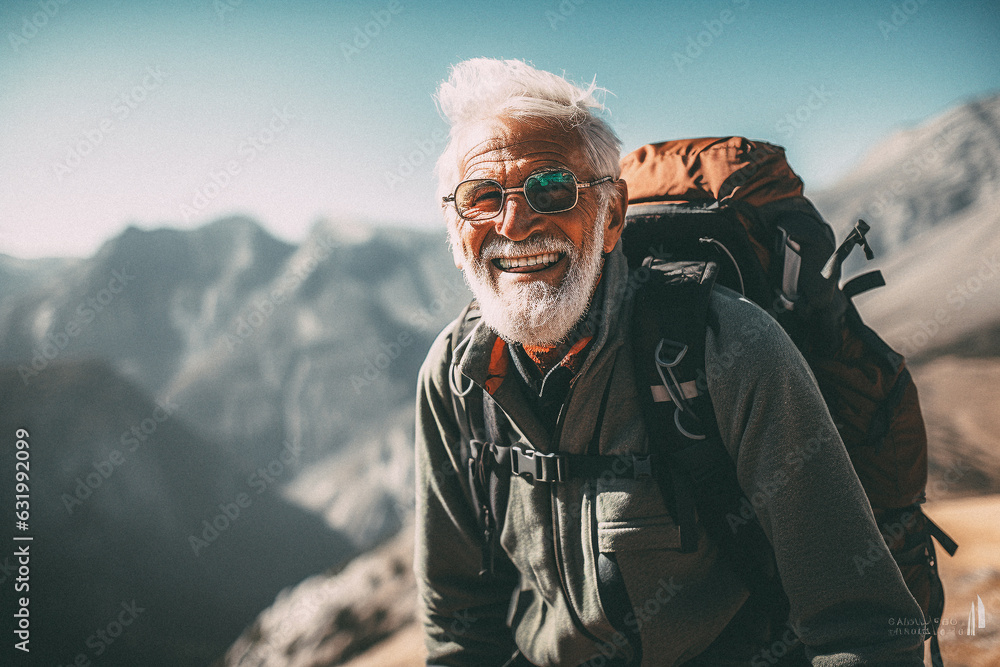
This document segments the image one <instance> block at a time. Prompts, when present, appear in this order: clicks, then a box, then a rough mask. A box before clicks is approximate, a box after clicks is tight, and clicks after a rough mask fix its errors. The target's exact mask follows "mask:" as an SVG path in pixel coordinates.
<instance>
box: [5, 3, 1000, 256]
mask: <svg viewBox="0 0 1000 667" xmlns="http://www.w3.org/2000/svg"><path fill="white" fill-rule="evenodd" d="M0 5H2V6H0V32H2V35H3V42H2V43H0V123H2V127H3V128H4V132H3V133H2V134H0V155H3V160H2V162H0V184H2V186H0V252H2V253H6V254H10V255H14V256H17V257H26V258H27V257H42V256H86V255H89V254H91V253H93V252H94V251H95V250H96V249H97V247H98V246H99V245H100V243H102V242H103V241H104V240H106V239H107V238H109V237H110V236H113V235H115V234H117V233H119V232H120V231H121V230H122V229H123V228H124V227H125V226H126V225H128V224H136V225H138V226H140V227H144V228H153V227H159V226H164V225H167V226H175V227H180V228H193V227H197V226H199V225H201V224H204V223H205V222H208V221H210V220H213V219H215V218H217V217H220V216H223V215H227V214H232V213H242V214H249V215H252V216H254V217H256V218H257V219H259V220H260V221H261V223H262V224H263V225H264V226H265V227H266V228H268V229H269V230H270V231H271V232H272V233H274V234H275V235H277V236H279V237H281V238H283V239H286V240H289V241H293V242H297V241H300V240H301V239H302V238H304V236H305V234H306V233H307V231H308V229H309V228H310V227H311V226H312V224H313V223H314V222H315V221H316V220H317V219H318V218H320V217H326V218H330V219H334V220H345V221H352V220H364V221H368V222H374V223H393V224H408V225H415V226H421V227H426V228H431V227H434V226H436V225H440V224H441V223H440V218H439V212H438V207H437V205H436V204H435V202H434V198H433V191H434V183H433V177H432V174H431V166H432V164H433V161H434V159H436V157H437V155H438V153H439V152H440V151H441V149H442V148H443V142H442V137H443V136H444V133H445V131H446V126H445V123H444V121H443V120H442V119H441V118H440V116H439V115H438V113H437V110H436V109H435V106H434V103H433V100H432V93H433V91H434V89H435V87H436V85H437V83H438V82H439V81H440V80H441V79H442V78H444V77H446V76H447V71H448V67H449V65H451V64H453V63H455V62H458V61H460V60H463V59H465V58H470V57H475V56H490V57H500V58H519V59H525V60H528V61H530V62H532V63H534V64H535V65H536V66H538V67H541V68H543V69H548V70H551V71H556V72H563V71H565V72H566V74H567V75H568V76H569V77H570V78H572V79H574V80H577V81H590V80H591V79H592V78H594V77H595V76H596V78H597V83H598V84H599V85H601V86H604V87H605V88H607V89H608V90H609V91H611V93H612V95H608V96H607V99H606V103H607V106H608V108H609V114H610V115H609V119H610V121H611V123H612V125H613V126H614V127H615V129H616V130H617V131H618V133H619V135H620V136H621V138H622V140H623V142H624V148H625V150H631V149H633V148H636V147H638V146H640V145H642V144H644V143H648V142H651V141H661V140H665V139H671V138H680V137H685V136H706V135H723V134H726V135H728V134H742V135H747V136H751V137H753V138H757V139H763V140H767V141H772V142H775V143H779V144H781V145H783V146H785V147H786V148H787V149H788V154H789V159H790V161H791V163H792V166H793V167H794V168H795V169H796V171H797V172H798V173H799V174H800V175H801V176H802V177H803V178H804V180H805V181H806V186H807V193H808V191H809V189H810V188H812V189H815V188H817V187H822V186H824V185H828V184H830V183H832V182H834V181H835V180H836V178H837V177H838V176H840V175H842V174H844V173H845V172H846V171H847V170H848V169H850V167H851V166H852V165H853V164H855V163H856V162H857V161H858V160H859V159H860V158H861V157H862V156H863V155H864V154H865V152H866V151H868V150H870V149H871V148H872V147H873V146H874V145H875V144H876V143H877V142H878V141H879V140H880V139H881V138H883V137H885V136H886V135H887V134H889V133H890V132H892V131H894V130H897V129H900V128H903V127H907V126H911V125H914V124H916V123H919V122H921V121H923V120H925V119H927V118H928V117H930V116H933V115H935V114H937V113H939V112H941V111H943V110H944V109H946V108H948V107H950V106H953V105H955V104H958V103H961V102H963V101H966V100H968V99H972V98H975V97H979V96H983V95H986V94H990V93H994V92H997V91H1000V48H998V43H1000V10H998V8H997V5H996V2H995V1H994V2H987V1H978V2H972V1H969V2H946V1H944V0H923V1H921V0H907V1H906V2H890V1H886V2H879V1H875V2H852V1H851V0H843V1H838V2H836V3H833V2H827V3H801V2H799V3H796V2H764V0H719V1H709V2H704V1H703V2H649V3H642V2H630V3H624V2H623V3H598V2H593V1H592V0H561V1H560V0H542V1H540V2H473V1H469V2H461V3H447V2H438V3H418V2H416V1H415V0H374V1H371V2H367V1H363V2H350V3H348V2H304V1H295V0H291V1H285V2H276V1H275V2H267V1H265V0H189V1H186V2H168V3H154V2H143V1H142V0H134V1H131V2H126V1H121V2H111V1H104V2H101V1H99V0H94V1H92V2H84V1H83V0H66V1H65V2H61V1H60V0H41V1H39V0H33V1H30V2H25V1H19V0H6V1H5V2H3V3H0Z"/></svg>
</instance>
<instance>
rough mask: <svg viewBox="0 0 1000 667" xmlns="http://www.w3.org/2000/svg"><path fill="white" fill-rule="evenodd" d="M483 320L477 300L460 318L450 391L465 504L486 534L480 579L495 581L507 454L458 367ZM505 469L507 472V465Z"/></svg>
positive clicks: (492, 419) (492, 418) (491, 416)
mask: <svg viewBox="0 0 1000 667" xmlns="http://www.w3.org/2000/svg"><path fill="white" fill-rule="evenodd" d="M479 320H480V312H479V304H478V303H476V301H475V300H474V299H473V300H472V302H471V303H469V305H468V306H466V307H465V310H464V311H462V315H461V316H460V318H459V323H458V326H457V327H456V329H455V332H454V334H453V336H452V360H451V368H450V369H449V372H448V382H449V388H450V390H451V399H452V405H453V406H454V409H455V419H456V421H457V422H458V428H459V431H460V433H461V442H460V443H459V459H460V460H461V461H463V462H465V466H466V469H465V471H464V472H465V484H464V485H463V486H464V487H465V489H466V492H467V499H468V501H469V503H470V504H471V506H472V507H473V508H474V510H475V513H476V518H477V520H478V523H479V529H480V530H481V531H482V545H481V546H482V563H481V566H480V571H479V575H480V576H481V577H486V576H491V575H492V574H493V571H494V565H495V559H496V552H497V542H498V538H499V533H500V530H501V529H502V528H503V516H504V514H505V513H506V507H507V496H508V493H509V490H508V484H509V481H508V479H507V478H509V476H510V464H509V462H506V460H507V459H509V457H510V453H509V448H503V449H501V448H499V447H498V446H497V443H499V442H500V435H499V432H498V427H497V423H496V413H495V412H494V411H493V410H492V409H488V407H489V406H487V405H486V402H487V401H492V399H490V398H489V397H488V396H485V395H484V392H483V390H482V388H480V387H479V386H478V385H476V384H475V383H474V382H472V381H471V380H469V379H468V378H463V376H462V374H461V372H460V371H459V369H458V362H459V360H460V359H461V356H462V354H463V352H464V350H465V346H466V345H468V342H469V339H470V336H471V335H472V331H473V329H475V328H476V325H477V324H478V323H479ZM504 463H506V466H505V465H504Z"/></svg>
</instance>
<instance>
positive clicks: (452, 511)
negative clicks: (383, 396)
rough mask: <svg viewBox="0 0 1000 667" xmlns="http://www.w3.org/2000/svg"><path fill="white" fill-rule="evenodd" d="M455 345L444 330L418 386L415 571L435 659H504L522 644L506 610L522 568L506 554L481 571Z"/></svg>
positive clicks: (453, 662)
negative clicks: (452, 367)
mask: <svg viewBox="0 0 1000 667" xmlns="http://www.w3.org/2000/svg"><path fill="white" fill-rule="evenodd" d="M449 350H450V344H449V337H448V336H447V335H446V334H442V336H440V337H439V338H438V340H437V341H436V342H435V343H434V346H433V347H432V348H431V352H430V353H429V355H428V357H427V360H426V361H425V362H424V365H423V366H422V367H421V370H420V375H419V380H418V386H417V420H416V466H417V470H416V487H417V497H416V540H415V543H416V546H415V553H414V572H415V574H416V580H417V588H418V592H419V598H418V607H419V608H420V610H421V612H422V620H423V624H424V631H425V642H426V645H427V652H428V656H427V664H428V665H441V666H444V665H448V666H456V667H457V666H469V667H481V666H483V665H501V664H503V663H504V662H505V661H506V660H507V659H509V658H510V656H511V654H512V653H513V652H514V651H515V648H516V647H515V646H514V641H513V638H512V634H511V631H510V629H509V628H508V627H507V624H506V616H507V608H508V606H509V603H510V598H511V595H512V593H513V590H514V587H515V585H516V584H517V575H516V571H514V568H513V566H512V565H511V564H510V562H509V561H508V560H507V559H505V558H498V559H497V568H496V573H495V575H494V576H493V577H480V576H479V569H480V565H481V557H482V549H481V542H482V538H481V536H480V534H479V533H480V531H479V528H478V523H477V519H476V514H475V511H474V509H473V508H472V507H471V506H470V503H469V501H468V496H467V495H466V492H465V490H464V487H463V484H464V481H463V475H464V471H465V463H464V462H463V461H461V460H460V458H459V451H460V449H459V439H460V437H461V435H460V429H459V428H458V426H457V424H456V419H455V414H454V407H453V405H452V399H451V394H450V389H449V385H448V379H447V371H448V369H449V364H450V354H449Z"/></svg>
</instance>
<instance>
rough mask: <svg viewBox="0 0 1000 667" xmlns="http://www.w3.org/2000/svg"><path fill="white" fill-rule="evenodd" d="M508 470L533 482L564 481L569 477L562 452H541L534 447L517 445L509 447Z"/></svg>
mask: <svg viewBox="0 0 1000 667" xmlns="http://www.w3.org/2000/svg"><path fill="white" fill-rule="evenodd" d="M510 451H511V454H513V456H511V458H510V471H511V472H512V473H513V474H515V475H517V476H518V477H523V478H525V479H529V480H532V481H535V482H565V481H566V480H567V479H569V471H568V470H567V468H568V467H569V466H568V465H567V461H566V457H565V456H563V455H562V454H543V453H541V452H539V451H538V450H536V449H524V448H522V447H518V446H517V445H515V446H513V447H511V448H510Z"/></svg>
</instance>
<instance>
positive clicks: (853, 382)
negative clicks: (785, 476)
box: [452, 137, 958, 665]
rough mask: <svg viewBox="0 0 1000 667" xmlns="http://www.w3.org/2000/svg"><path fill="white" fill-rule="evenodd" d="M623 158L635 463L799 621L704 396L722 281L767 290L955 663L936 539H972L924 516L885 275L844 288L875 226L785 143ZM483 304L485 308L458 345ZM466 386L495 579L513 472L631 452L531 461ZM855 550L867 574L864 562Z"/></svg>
mask: <svg viewBox="0 0 1000 667" xmlns="http://www.w3.org/2000/svg"><path fill="white" fill-rule="evenodd" d="M621 164H622V178H623V179H625V181H626V182H627V183H628V186H629V208H628V212H627V214H626V226H625V229H624V231H623V234H622V247H623V250H624V252H625V255H626V258H627V259H628V263H629V267H630V271H632V272H633V275H634V276H635V275H640V276H642V280H638V281H636V280H633V281H630V282H632V283H637V284H638V283H641V288H640V289H639V290H638V292H637V294H636V298H635V308H634V312H633V326H632V331H633V334H632V335H633V348H634V351H635V360H634V361H635V369H636V375H637V378H638V379H637V382H638V383H639V385H640V386H639V387H638V389H639V396H640V397H642V403H643V414H644V415H645V419H646V421H647V424H648V425H649V426H650V428H648V429H647V431H648V432H649V434H650V457H647V458H648V459H649V460H646V461H641V460H638V459H639V458H641V457H634V458H635V459H636V460H635V461H634V462H633V469H632V470H631V471H630V472H631V473H634V474H636V475H637V476H638V475H640V474H650V475H652V476H653V477H655V478H656V480H657V482H658V483H659V486H660V488H661V492H662V495H663V497H664V501H665V502H666V503H667V506H668V508H669V510H670V512H671V514H672V515H673V516H674V519H675V521H676V523H677V525H678V526H679V528H680V533H681V544H682V546H681V549H682V550H684V551H693V550H694V549H696V547H697V544H696V542H695V540H696V531H695V520H696V515H697V517H700V518H701V521H702V525H703V526H704V528H705V530H706V532H707V533H708V534H709V535H710V536H712V538H713V539H714V540H716V541H717V542H718V543H719V544H720V551H721V552H722V553H724V554H726V555H727V557H729V558H730V559H731V561H732V564H733V566H734V569H735V570H736V571H737V572H739V573H740V574H741V575H742V576H743V577H744V579H745V580H746V582H747V585H748V587H749V588H750V589H751V590H752V591H755V592H758V594H759V595H762V596H767V597H770V598H772V599H773V603H774V605H773V606H774V609H775V610H776V615H777V616H779V617H780V616H781V615H782V614H785V615H787V599H785V598H784V595H783V592H781V590H780V583H779V582H778V580H777V575H776V570H775V568H774V564H773V554H772V553H771V550H770V547H769V544H768V543H767V540H766V537H765V536H764V534H763V531H762V530H761V529H760V526H759V524H757V522H756V520H755V518H754V513H753V504H752V502H751V501H750V500H749V499H747V498H746V497H745V496H744V495H743V493H742V491H741V490H740V487H739V485H738V482H737V481H736V474H735V465H734V463H733V461H732V459H731V457H730V456H729V455H728V452H727V451H726V450H725V447H724V445H722V442H721V439H720V438H719V437H718V434H717V432H716V431H715V425H714V412H713V408H712V405H711V399H710V397H709V396H708V395H707V392H706V391H705V390H706V389H707V375H706V368H705V359H704V343H705V333H706V327H708V326H712V323H711V322H709V321H708V312H707V311H708V298H709V295H710V293H711V291H712V289H713V287H714V286H715V285H716V284H718V285H721V286H722V287H723V288H728V289H732V290H735V291H736V292H739V293H740V294H742V295H744V296H745V297H747V298H748V299H750V300H752V301H754V302H755V303H757V304H758V305H759V306H761V307H762V308H763V309H764V310H766V311H767V312H768V313H770V314H771V315H772V317H774V319H776V320H777V321H778V323H779V324H781V326H782V327H783V328H784V329H785V331H786V332H787V333H788V334H789V336H790V337H791V339H792V340H793V342H794V343H795V344H796V346H797V347H798V348H799V350H800V351H801V352H802V354H803V356H804V357H805V359H806V360H807V362H808V363H809V366H810V368H811V369H812V371H813V374H814V375H815V377H816V380H817V383H818V385H819V387H820V390H821V392H822V394H823V397H824V399H825V400H826V402H827V405H828V407H829V410H830V414H831V415H832V417H833V419H834V423H835V425H836V427H837V430H838V432H839V433H840V435H841V437H842V439H843V441H844V444H845V446H846V448H847V451H848V454H849V455H850V458H851V461H852V463H853V465H854V468H855V471H856V472H857V474H858V477H859V479H860V480H861V483H862V485H863V487H864V489H865V492H866V494H867V496H868V499H869V502H870V503H871V506H872V509H873V512H874V514H875V519H876V522H877V523H878V525H879V527H880V529H881V532H882V534H883V537H884V538H885V540H886V543H887V545H888V546H889V550H890V553H891V554H892V556H893V558H894V559H895V560H896V562H897V565H898V566H899V568H900V570H901V572H902V574H903V577H904V580H905V581H906V583H907V586H908V587H909V589H910V592H911V593H912V594H913V596H914V598H915V599H916V600H917V602H918V603H919V604H920V606H921V609H922V610H923V612H924V615H925V618H926V619H927V622H928V626H929V627H928V629H927V632H928V633H929V634H930V637H931V654H932V658H933V664H935V665H940V664H941V658H940V650H939V646H938V643H937V626H938V623H939V622H940V617H941V613H942V611H943V608H944V591H943V587H942V585H941V580H940V577H939V575H938V572H937V562H936V554H935V547H934V543H933V540H932V539H931V538H932V537H933V538H935V539H936V540H937V541H938V542H939V544H941V546H942V547H943V548H944V549H945V550H946V551H947V552H948V553H949V554H952V555H953V554H954V553H955V549H957V546H958V545H957V544H955V542H954V541H953V540H952V539H951V538H950V537H948V536H947V535H946V534H945V533H944V531H943V530H941V529H940V527H938V526H937V525H936V524H935V523H934V522H932V521H931V520H930V519H929V518H927V517H926V515H925V514H924V513H923V512H922V511H921V507H920V506H921V504H922V503H923V502H924V501H925V487H926V483H927V438H926V433H925V429H924V424H923V418H922V416H921V412H920V406H919V402H918V398H917V391H916V387H915V385H914V384H913V382H912V379H911V377H910V374H909V371H908V370H907V368H906V365H905V362H904V359H903V357H902V356H901V355H899V354H898V353H896V352H895V351H893V350H892V349H891V348H890V347H889V346H888V345H887V344H886V343H885V342H884V341H882V339H881V338H879V336H878V335H877V334H876V333H875V332H874V331H872V330H871V329H870V328H869V327H867V326H866V325H865V324H864V322H863V321H862V319H861V317H860V315H859V314H858V311H857V309H856V308H855V307H854V304H853V301H852V299H853V297H854V296H857V295H858V294H860V293H862V292H864V291H866V290H868V289H872V288H874V287H878V286H881V285H884V284H885V281H884V279H883V277H882V275H881V273H880V272H878V271H872V272H868V273H865V274H862V275H860V276H858V277H855V278H853V279H852V280H849V281H848V282H846V283H845V284H844V285H843V286H841V285H840V278H841V269H842V264H843V262H844V260H845V259H846V258H847V256H848V255H849V254H850V252H851V251H852V250H853V248H854V246H855V245H857V246H860V247H861V248H862V249H863V250H864V252H865V255H866V257H867V258H868V259H871V258H872V256H873V253H872V250H871V248H870V247H869V246H868V243H867V241H866V239H865V234H866V233H867V231H868V230H869V227H868V225H867V223H865V222H864V221H861V220H859V221H858V223H857V224H856V226H855V227H854V229H853V230H852V232H851V233H850V234H849V235H848V237H847V238H846V239H845V240H844V241H843V243H842V244H841V245H840V246H839V247H836V246H835V238H834V234H833V231H832V229H831V228H830V226H829V225H828V224H827V223H826V222H825V221H824V220H823V219H822V217H821V216H820V214H819V212H818V211H817V210H816V209H815V207H814V206H813V205H812V204H811V203H810V202H809V201H808V200H807V199H806V198H805V197H804V196H803V194H802V181H801V180H800V179H799V177H798V176H797V175H796V174H795V173H794V172H793V171H792V170H791V168H790V167H789V165H788V163H787V161H786V159H785V154H784V150H783V149H782V148H780V147H778V146H774V145H771V144H768V143H764V142H760V141H750V140H747V139H744V138H742V137H726V138H702V139H690V140H679V141H669V142H664V143H659V144H649V145H646V146H643V147H641V148H639V149H637V150H636V151H633V152H632V153H630V154H628V155H626V156H625V157H624V158H623V159H622V163H621ZM643 272H644V273H643ZM476 315H477V313H476V309H475V305H474V304H470V307H469V308H467V309H466V312H465V314H464V316H463V324H462V325H461V326H460V331H459V336H458V339H459V340H461V339H462V337H463V335H462V334H463V332H464V331H467V330H469V329H470V328H471V326H472V325H473V324H474V322H475V320H476V319H477V317H476ZM452 389H453V392H452V393H453V398H454V399H455V400H454V403H455V406H456V414H457V416H458V418H459V422H460V426H461V428H462V430H463V443H468V444H467V451H466V453H465V454H467V460H468V461H469V470H468V483H469V488H470V489H471V494H472V497H471V498H470V500H472V502H473V503H474V506H475V507H476V508H477V509H478V514H479V520H480V525H481V527H482V528H483V536H484V542H483V573H488V572H490V571H491V570H492V562H493V557H494V556H493V555H494V553H495V550H496V541H497V540H496V539H495V538H496V536H497V535H498V534H499V531H500V529H501V528H502V525H503V514H504V510H505V505H506V497H507V490H508V487H509V476H510V475H511V474H517V475H521V476H526V477H531V478H532V479H534V480H536V481H544V482H553V481H560V474H561V473H560V469H562V470H572V471H573V476H581V475H582V476H588V477H599V476H600V474H601V471H602V470H604V469H606V468H609V467H610V466H611V465H612V464H613V463H614V462H615V461H618V457H603V456H596V455H594V456H586V455H575V456H571V455H546V456H544V457H543V456H533V457H525V456H524V455H523V454H522V453H521V452H520V451H518V452H511V451H510V450H511V449H513V448H503V447H498V446H496V445H495V444H494V443H498V442H502V440H501V438H500V436H499V434H497V433H496V425H495V424H489V423H484V414H485V415H489V414H491V411H490V410H483V409H482V407H483V406H482V403H481V402H482V401H484V400H491V399H489V397H488V396H483V395H482V392H472V393H471V394H469V395H468V396H467V398H468V399H472V400H471V402H469V401H467V402H466V403H465V405H464V406H463V405H462V401H459V400H458V399H459V398H460V397H461V396H462V395H461V394H458V389H457V388H456V387H455V386H454V385H453V387H452ZM469 389H471V387H469V388H468V389H467V390H466V394H468V390H469ZM462 422H466V423H465V424H463V423H462ZM809 446H810V445H809V443H806V445H805V447H806V450H805V451H804V453H803V455H808V447H809ZM529 459H530V460H529ZM549 459H552V461H549ZM559 459H562V460H563V461H561V462H560V461H559ZM603 459H611V460H603ZM619 465H620V461H619ZM550 469H551V472H550ZM619 472H620V470H619ZM696 513H697V514H696ZM855 559H856V563H855V564H856V565H857V566H858V567H859V568H864V567H865V565H866V562H865V561H864V556H855ZM858 559H861V561H860V562H857V561H858Z"/></svg>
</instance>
